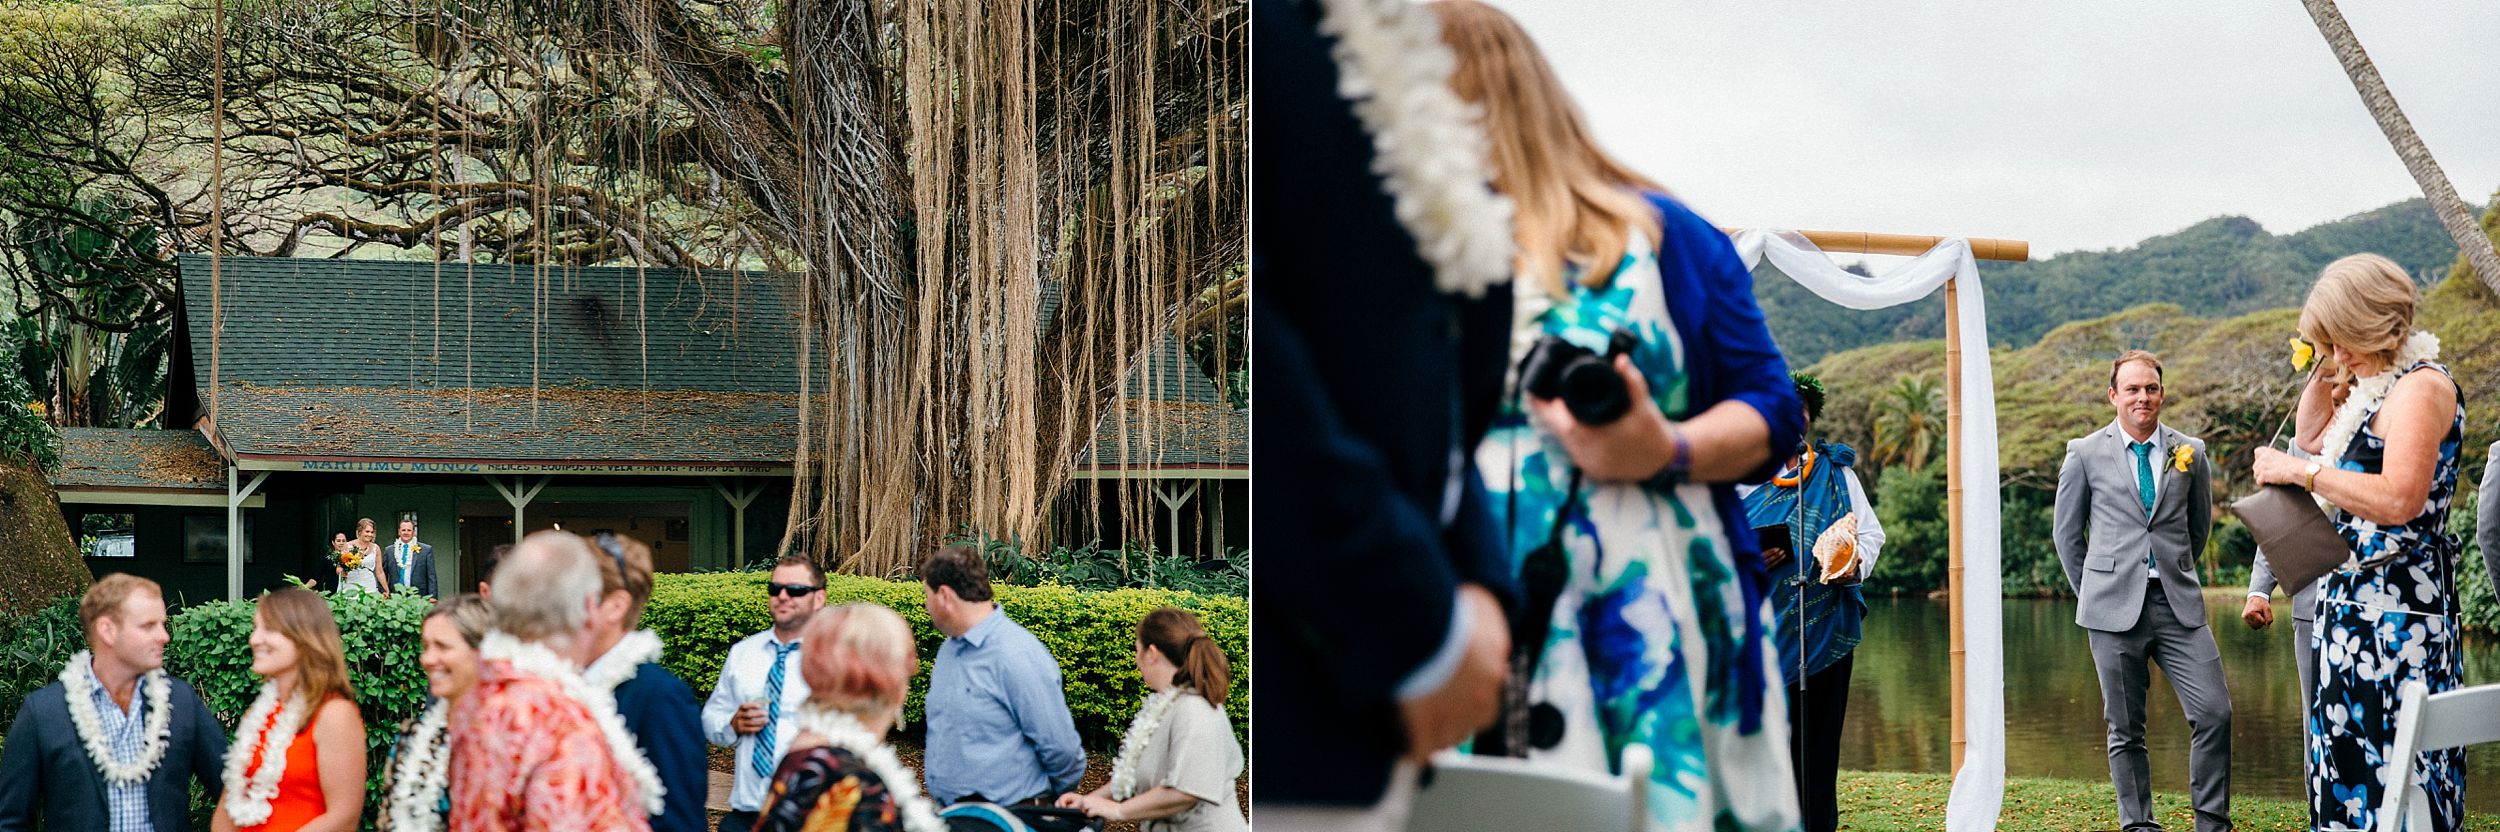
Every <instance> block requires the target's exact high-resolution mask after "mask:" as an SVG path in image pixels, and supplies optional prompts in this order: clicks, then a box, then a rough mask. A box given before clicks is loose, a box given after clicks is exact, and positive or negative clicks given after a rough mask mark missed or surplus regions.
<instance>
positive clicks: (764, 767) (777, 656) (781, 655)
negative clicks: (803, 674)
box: [754, 641, 799, 780]
mask: <svg viewBox="0 0 2500 832" xmlns="http://www.w3.org/2000/svg"><path fill="white" fill-rule="evenodd" d="M797 649H799V643H798V642H795V641H793V642H790V643H788V644H776V645H773V669H772V672H770V673H766V674H764V730H763V731H761V732H759V733H757V734H756V735H755V759H754V767H755V776H757V777H762V778H765V779H767V780H769V779H772V776H773V764H774V763H775V762H777V761H776V760H775V759H774V756H773V729H774V728H777V727H780V725H781V680H782V677H783V675H784V674H783V672H782V665H783V664H784V662H783V661H782V659H785V658H788V657H789V656H790V651H792V650H797Z"/></svg>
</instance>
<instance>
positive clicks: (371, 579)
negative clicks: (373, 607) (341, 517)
mask: <svg viewBox="0 0 2500 832" xmlns="http://www.w3.org/2000/svg"><path fill="white" fill-rule="evenodd" d="M373 535H374V531H373V518H371V517H361V518H357V520H356V539H355V540H351V541H348V543H347V550H348V551H350V552H354V553H356V557H357V558H358V559H359V562H358V563H357V564H356V568H354V569H349V568H346V567H344V566H340V567H333V571H336V572H337V573H338V576H339V591H340V592H342V593H344V592H349V591H355V592H381V593H389V592H390V590H391V582H390V581H391V579H390V575H389V573H388V571H387V570H384V569H382V568H381V567H382V547H381V545H380V544H376V543H374V542H373Z"/></svg>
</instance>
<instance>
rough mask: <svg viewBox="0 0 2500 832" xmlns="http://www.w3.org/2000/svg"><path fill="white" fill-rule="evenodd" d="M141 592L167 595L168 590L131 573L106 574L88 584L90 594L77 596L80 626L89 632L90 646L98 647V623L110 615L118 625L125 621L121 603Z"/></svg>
mask: <svg viewBox="0 0 2500 832" xmlns="http://www.w3.org/2000/svg"><path fill="white" fill-rule="evenodd" d="M142 592H145V593H147V594H149V595H154V596H156V597H157V598H159V599H162V598H164V597H165V589H164V588H163V587H160V586H157V585H156V582H155V581H151V580H148V579H146V578H142V577H139V576H137V575H133V574H130V573H128V572H115V573H113V574H110V575H106V576H104V577H102V578H98V579H96V582H95V584H94V585H93V586H89V587H87V593H86V594H85V595H81V596H79V597H78V627H79V629H81V630H84V631H86V635H87V645H88V646H89V647H93V646H95V623H96V622H98V621H102V620H104V619H105V618H108V617H109V618H111V619H113V623H115V624H120V623H122V602H125V601H128V600H130V596H133V595H137V594H139V593H142Z"/></svg>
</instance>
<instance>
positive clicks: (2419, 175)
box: [2301, 0, 2500, 294]
mask: <svg viewBox="0 0 2500 832" xmlns="http://www.w3.org/2000/svg"><path fill="white" fill-rule="evenodd" d="M2301 5H2302V6H2305V7H2307V8H2308V9H2309V19H2310V20H2312V21H2314V22H2316V23H2317V25H2318V34H2320V35H2323V36H2325V37H2326V44H2327V46H2329V47H2331V48H2333V49H2334V50H2335V59H2336V60H2338V61H2341V62H2342V63H2343V64H2344V74H2345V75H2346V76H2349V77H2350V78H2352V87H2353V89H2354V90H2356V91H2358V92H2360V93H2361V103H2362V104H2363V105H2364V106H2367V107H2369V108H2370V117H2371V118H2375V119H2377V120H2378V129H2379V131H2380V132H2382V133H2386V134H2387V144H2388V145H2389V146H2391V147H2393V148H2395V150H2396V156H2397V158H2400V159H2403V160H2404V163H2405V170H2406V171H2408V172H2410V173H2412V174H2413V181H2414V183H2415V184H2417V185H2420V186H2421V188H2422V195H2423V196H2425V197H2428V198H2429V199H2430V201H2431V210H2433V211H2435V212H2437V213H2438V214H2439V224H2440V225H2441V226H2444V227H2446V228H2447V229H2448V236H2450V237H2453V238H2455V239H2456V241H2457V248H2458V249H2459V250H2461V251H2463V252H2464V253H2465V260H2466V262H2467V263H2468V264H2470V265H2472V266H2473V267H2474V271H2475V272H2476V273H2477V274H2479V275H2481V277H2482V279H2483V285H2484V286H2488V287H2490V288H2491V290H2492V292H2493V293H2495V294H2500V254H2495V253H2493V251H2492V246H2491V238H2490V237H2489V236H2486V235H2485V234H2484V233H2483V230H2482V227H2481V226H2479V225H2477V224H2476V223H2475V222H2474V213H2473V211H2472V209H2469V208H2467V207H2466V205H2465V201H2464V200H2462V199H2458V198H2457V189H2456V188H2455V186H2452V185H2450V184H2449V183H2448V175H2447V174H2445V173H2442V172H2440V170H2439V163H2438V162H2437V161H2434V160H2432V159H2431V151H2430V149H2429V148H2427V147H2424V146H2422V137H2421V136H2420V135H2417V134H2415V133H2414V132H2413V122H2411V121H2407V120H2406V119H2405V114H2404V110H2402V109H2400V108H2398V107H2397V106H2396V97H2395V95H2393V94H2391V93H2389V92H2388V91H2387V82H2386V81H2384V80H2382V79H2380V78H2379V75H2378V66H2377V65H2375V64H2372V63H2370V55H2369V53H2367V52H2363V51H2362V50H2361V39H2360V38H2357V37H2355V36H2353V33H2352V26H2351V25H2350V24H2347V23H2345V22H2344V13H2343V12H2342V11H2339V10H2337V9H2336V8H2335V0H2301Z"/></svg>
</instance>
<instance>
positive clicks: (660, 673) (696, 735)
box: [581, 532, 711, 832]
mask: <svg viewBox="0 0 2500 832" xmlns="http://www.w3.org/2000/svg"><path fill="white" fill-rule="evenodd" d="M588 539H589V540H590V541H591V543H592V545H593V547H595V548H597V549H598V550H599V552H600V554H601V555H602V557H600V558H598V559H597V560H598V561H599V592H600V594H599V606H598V607H597V608H596V609H593V610H592V611H591V614H590V638H589V639H587V640H585V641H584V642H583V643H582V651H581V658H583V659H584V660H585V666H586V667H587V669H586V670H584V671H583V676H584V678H586V679H587V680H588V681H589V682H590V684H591V685H593V686H596V687H602V688H606V689H608V690H611V691H614V693H615V696H616V712H617V714H618V715H620V716H623V717H624V718H625V730H627V731H630V732H632V733H633V735H634V744H635V746H636V747H637V748H639V749H641V752H642V756H643V759H645V760H648V761H650V763H651V766H652V767H653V769H654V770H656V771H657V772H658V773H659V776H660V788H661V789H662V791H663V794H662V796H661V799H662V803H663V806H664V808H663V809H662V810H661V811H660V812H659V813H657V814H654V815H652V816H651V828H652V829H653V830H655V832H702V830H703V826H704V821H705V816H704V813H703V798H704V796H705V795H706V794H707V793H708V792H709V790H710V788H711V783H710V766H709V764H708V763H707V762H706V761H705V759H704V745H703V715H702V711H701V709H700V708H698V707H696V705H695V698H694V689H693V688H690V687H687V686H686V683H685V682H683V681H681V680H679V679H678V678H677V674H674V673H670V672H668V668H665V667H661V666H660V636H659V634H657V633H653V632H651V631H650V630H637V629H634V625H635V624H637V623H640V622H641V621H642V611H643V608H644V607H646V606H649V605H650V603H651V547H650V546H647V545H644V544H643V542H642V541H639V540H635V539H633V538H630V537H626V536H623V535H618V534H612V533H609V532H600V533H598V534H597V535H595V536H592V537H590V538H588Z"/></svg>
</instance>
